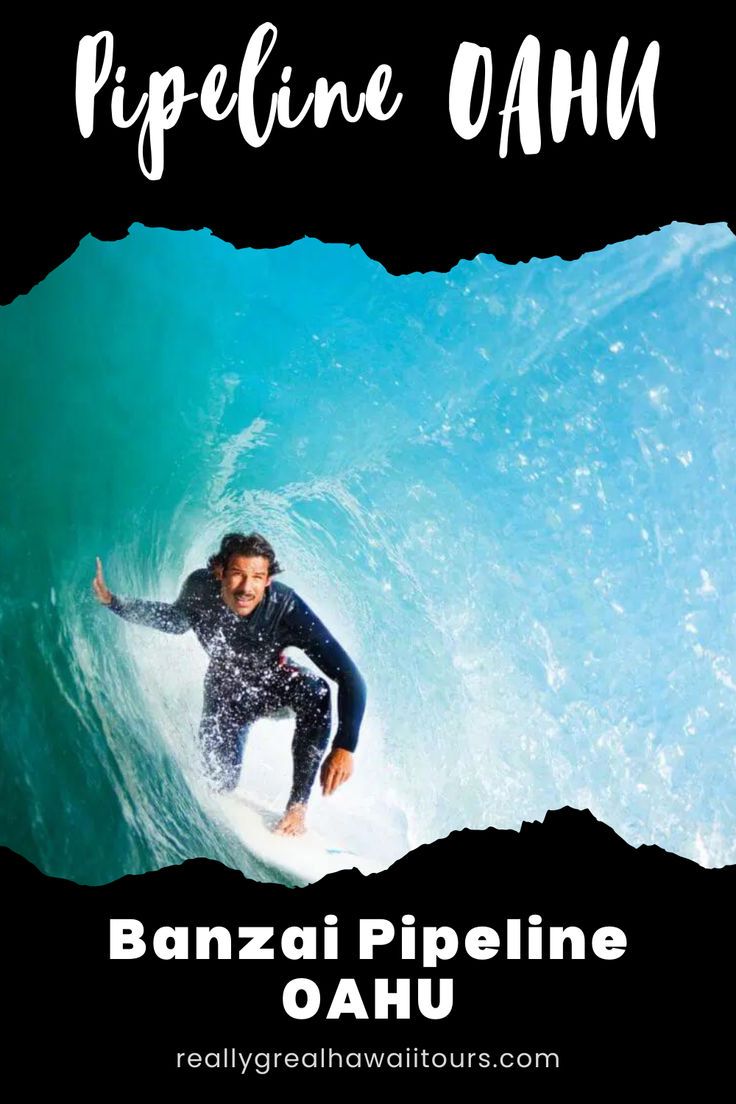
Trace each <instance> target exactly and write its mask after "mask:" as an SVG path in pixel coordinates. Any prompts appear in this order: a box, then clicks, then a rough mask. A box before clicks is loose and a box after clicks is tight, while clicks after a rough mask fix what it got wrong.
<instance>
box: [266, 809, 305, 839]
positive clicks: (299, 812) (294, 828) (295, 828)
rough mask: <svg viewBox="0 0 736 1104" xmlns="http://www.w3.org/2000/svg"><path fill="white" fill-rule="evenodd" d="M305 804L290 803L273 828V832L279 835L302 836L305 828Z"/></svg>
mask: <svg viewBox="0 0 736 1104" xmlns="http://www.w3.org/2000/svg"><path fill="white" fill-rule="evenodd" d="M306 815H307V806H306V805H292V806H290V808H288V809H287V810H286V812H285V813H284V815H283V816H282V818H281V820H280V821H279V822H278V824H277V825H276V827H275V828H274V832H276V833H278V835H280V836H302V835H304V833H305V832H306V830H307V825H306V823H305V818H306Z"/></svg>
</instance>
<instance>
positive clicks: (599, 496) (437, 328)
mask: <svg viewBox="0 0 736 1104" xmlns="http://www.w3.org/2000/svg"><path fill="white" fill-rule="evenodd" d="M734 274H736V243H735V242H734V238H733V237H732V235H731V234H730V233H729V232H728V231H727V229H726V228H725V227H722V226H711V227H705V228H703V227H690V226H684V225H678V226H674V227H670V228H668V229H666V230H664V231H662V232H660V233H657V234H654V235H651V236H649V237H646V238H638V239H635V240H634V241H631V242H626V243H622V244H619V245H615V246H612V247H610V248H608V249H606V250H605V251H603V252H600V253H596V254H590V255H588V256H586V257H584V258H582V259H581V260H579V261H576V262H574V263H572V264H568V263H564V262H561V261H559V260H546V261H533V262H532V263H530V264H528V265H518V266H515V267H507V266H504V265H502V264H499V263H497V262H496V261H494V260H493V259H492V258H490V257H479V258H478V259H477V260H475V261H473V262H465V263H462V264H461V265H459V266H458V267H457V268H455V269H454V270H453V271H452V272H450V273H449V274H447V275H444V274H428V275H414V276H410V277H402V278H395V277H390V276H388V275H386V273H385V272H384V271H383V270H382V269H381V268H380V267H379V266H378V265H376V264H375V263H373V262H371V261H369V260H368V259H367V258H366V257H365V256H364V255H363V254H362V253H361V252H360V250H359V249H357V248H354V249H350V248H348V247H346V246H337V245H330V246H326V245H323V244H321V243H319V242H316V241H309V240H305V241H301V242H299V243H296V244H294V245H292V246H289V247H287V248H284V249H281V250H276V251H253V250H243V251H236V250H235V249H233V248H232V247H231V246H229V245H227V244H224V243H223V242H221V241H219V240H217V239H215V238H213V237H212V236H211V235H210V234H209V233H208V232H207V231H201V232H187V233H175V232H171V231H166V230H151V229H145V228H143V227H140V226H134V227H133V228H132V229H131V232H130V234H129V236H128V238H127V239H125V240H124V241H121V242H116V243H102V242H98V241H96V240H94V239H91V238H87V239H85V240H84V241H83V242H82V244H81V246H80V248H79V249H78V251H77V252H76V254H75V255H74V256H73V257H72V258H71V259H70V260H69V261H67V262H66V263H65V264H64V265H63V266H62V267H60V268H59V269H58V270H56V271H55V272H53V273H52V274H50V275H49V276H48V278H47V279H46V280H44V281H43V283H42V284H40V285H39V286H38V287H37V288H35V289H34V290H33V291H32V292H31V293H30V294H29V295H27V296H25V297H22V298H19V299H18V300H16V301H15V302H14V303H13V304H11V305H10V306H8V307H5V308H3V309H2V311H1V312H0V356H1V357H2V365H3V375H4V380H5V389H4V401H3V404H2V414H1V417H2V422H3V433H2V441H3V449H4V457H5V463H4V465H3V467H2V472H1V474H0V481H1V483H2V501H3V503H4V510H3V517H2V537H3V543H4V549H5V564H4V568H5V569H4V571H3V573H2V582H1V583H0V679H1V680H2V694H3V702H4V710H3V722H2V746H1V749H0V754H1V755H2V763H1V764H0V824H1V831H0V842H2V843H3V844H6V845H8V846H10V847H13V848H15V849H16V850H18V851H19V852H20V853H21V854H23V855H25V856H26V857H27V858H29V859H31V860H32V861H33V862H35V863H37V864H38V865H39V866H40V867H41V868H42V869H43V870H45V871H47V872H48V873H51V874H54V875H59V876H64V877H69V878H74V879H75V880H77V881H80V882H87V883H97V882H103V881H107V880H110V879H112V878H115V877H118V876H120V875H122V874H125V873H135V872H138V871H142V870H148V869H152V868H155V867H158V866H161V865H165V864H169V863H173V862H179V861H181V860H183V859H185V858H187V857H190V856H196V855H208V856H212V857H216V858H220V859H222V860H223V861H225V862H228V863H230V864H231V865H234V866H239V867H240V868H241V869H243V870H245V871H246V872H248V873H250V874H253V875H254V876H256V877H259V878H278V877H280V875H279V874H278V873H277V871H276V870H275V869H274V868H272V867H269V866H268V865H267V864H264V863H263V862H261V861H259V860H258V859H256V858H255V857H254V856H253V855H252V854H251V853H250V852H249V849H248V847H247V845H246V844H245V843H244V842H243V841H242V840H241V839H240V838H239V837H238V834H237V831H236V830H234V829H233V827H232V825H231V824H228V823H226V822H225V820H223V818H222V817H221V816H220V815H219V813H218V809H217V807H215V806H212V805H211V803H210V804H208V801H207V799H206V798H205V796H204V795H203V793H202V790H201V787H200V780H199V779H198V776H197V770H196V765H195V754H194V735H195V732H196V727H197V721H198V711H199V706H200V702H201V678H202V672H203V670H204V660H203V657H202V655H201V654H200V652H199V651H198V648H197V644H196V641H194V640H193V639H191V640H190V639H189V637H164V636H163V635H161V634H157V633H154V632H152V631H150V630H145V629H141V628H136V627H131V626H127V625H124V624H122V622H120V621H119V620H118V619H117V618H114V617H112V616H111V615H110V614H109V613H107V611H105V610H103V609H101V608H100V607H99V606H98V605H97V604H96V603H95V602H94V600H93V599H92V597H91V592H90V586H89V584H90V580H91V576H92V573H93V568H94V557H95V555H97V554H99V555H100V556H102V557H103V560H104V563H105V569H106V573H107V577H108V581H109V583H110V586H111V587H112V588H113V589H114V590H117V591H119V592H121V593H127V594H137V595H141V596H147V597H160V598H164V599H170V598H173V597H174V596H175V594H176V591H177V587H178V585H179V583H180V581H181V578H182V576H183V575H184V574H185V572H187V571H188V570H190V569H192V568H194V567H195V566H198V565H200V564H201V563H202V562H203V560H204V558H205V556H206V555H207V554H208V553H209V552H210V551H211V550H212V548H213V547H214V546H215V545H216V544H217V542H218V541H219V538H220V536H221V535H222V533H223V531H225V530H227V529H231V528H245V529H250V528H258V529H260V530H262V531H263V532H265V533H266V535H267V536H268V537H269V539H270V540H271V541H272V543H273V544H274V545H275V546H276V550H277V553H278V555H279V558H280V560H281V562H282V563H283V564H284V565H285V567H286V568H287V570H286V573H285V574H284V576H282V578H283V579H284V581H285V582H287V583H289V584H291V585H293V586H295V587H296V588H297V589H298V590H299V591H300V593H302V594H303V596H304V597H305V598H306V599H307V601H309V602H310V603H311V604H312V605H313V606H314V607H315V608H316V609H317V610H318V611H319V612H320V613H321V614H322V615H323V617H324V619H325V620H326V621H327V622H328V624H329V625H330V626H331V627H332V628H333V629H334V631H335V633H336V635H337V636H338V637H339V638H340V639H341V640H342V641H343V643H344V644H345V645H346V646H347V647H348V648H349V650H350V651H351V652H352V653H353V654H354V656H355V658H356V660H357V661H358V663H359V665H360V667H361V669H362V670H363V672H364V674H365V676H366V679H367V681H368V685H369V695H370V702H369V713H368V716H367V720H366V727H365V733H364V736H363V740H362V744H361V753H360V756H359V758H358V760H357V771H356V777H355V781H354V783H351V786H352V787H353V789H352V790H349V789H348V787H345V789H344V790H343V791H342V793H341V794H339V795H337V796H336V797H335V798H334V799H330V800H331V801H333V802H334V804H333V805H332V806H329V808H330V809H332V810H333V813H332V814H331V815H332V816H333V822H334V818H335V817H337V819H340V818H344V819H345V821H346V822H350V823H351V824H353V825H358V824H359V825H360V826H361V828H360V831H361V832H362V833H363V834H364V836H367V835H370V834H372V835H373V836H375V837H376V838H379V837H380V835H381V833H382V831H383V830H384V826H388V825H389V823H390V825H391V830H392V831H393V832H394V835H395V836H400V837H401V838H403V839H404V840H405V846H406V847H409V846H411V845H414V844H417V843H420V842H423V841H427V840H430V839H433V838H436V837H438V836H442V835H445V834H446V833H447V832H448V831H450V830H452V829H454V828H459V827H463V826H471V827H484V826H486V825H495V826H497V827H512V828H513V827H517V826H518V825H519V824H520V822H521V821H522V820H524V819H532V818H540V817H542V816H543V815H544V813H545V811H546V810H547V809H548V808H557V807H559V806H561V805H566V804H568V805H572V806H577V807H588V808H590V809H591V810H592V811H593V813H594V814H595V815H596V816H598V817H600V818H601V819H603V820H605V821H606V822H607V823H609V824H610V825H611V826H612V827H613V828H614V829H616V831H618V832H619V833H620V834H622V835H623V836H624V837H625V838H626V839H628V840H630V841H631V842H632V843H642V842H643V843H658V844H660V845H662V846H664V847H666V848H668V849H669V850H671V851H674V852H677V853H679V854H682V855H687V856H690V857H692V858H694V859H697V860H698V861H699V862H701V863H703V864H705V865H721V864H723V863H725V862H734V861H736V786H735V780H734V772H735V769H736V755H735V751H736V739H735V738H734V732H735V731H736V729H735V726H734V721H735V719H736V666H735V661H734V630H735V628H736V621H735V618H736V555H735V553H736V541H735V539H734V504H735V503H736V491H735V489H734V487H735V482H734V480H735V477H736V420H735V419H734V411H736V376H735V375H734V369H733V356H734V352H735V351H736V321H735V319H734V306H735V295H734ZM190 635H191V634H190ZM282 728H283V723H282ZM270 738H271V737H268V739H270ZM278 740H280V741H281V743H282V744H283V747H284V748H286V747H287V745H288V737H284V739H283V740H282V739H281V736H279V737H278ZM277 742H278V741H277ZM286 754H287V753H286V752H285V751H284V755H286ZM264 761H265V759H264ZM282 765H283V766H284V769H283V770H281V769H280V768H278V766H277V767H274V768H273V770H272V771H271V773H270V774H269V775H268V779H267V785H266V782H264V779H263V777H261V774H260V773H259V768H260V758H259V754H258V752H257V749H256V751H255V752H254V758H253V759H252V760H251V761H250V762H249V763H248V780H249V781H250V780H253V784H254V785H256V786H260V787H262V786H266V788H267V789H268V787H271V789H270V791H269V792H270V795H271V797H272V799H273V800H274V801H276V802H277V801H278V800H279V799H280V795H281V793H282V791H283V795H284V796H285V794H286V792H287V791H288V777H286V774H287V773H288V772H287V770H286V767H287V766H288V759H287V758H284V759H283V763H282ZM264 771H265V768H264ZM264 777H265V775H264ZM323 804H324V805H325V806H328V805H329V803H328V802H323ZM320 807H321V806H320V803H319V802H315V808H316V813H315V815H316V816H317V817H319V816H320V815H322V814H321V813H320V812H319V808H320ZM325 815H326V814H325ZM386 830H388V829H386Z"/></svg>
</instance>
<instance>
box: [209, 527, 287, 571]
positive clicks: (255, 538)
mask: <svg viewBox="0 0 736 1104" xmlns="http://www.w3.org/2000/svg"><path fill="white" fill-rule="evenodd" d="M233 556H263V558H264V559H266V560H268V574H269V575H278V574H279V573H280V572H281V571H282V568H281V566H280V565H279V562H278V560H277V559H276V553H275V552H274V550H273V548H272V547H271V545H270V544H269V543H268V541H267V540H266V538H265V537H262V536H261V534H260V533H247V534H246V533H227V534H226V535H225V536H224V537H223V538H222V541H221V543H220V547H219V550H218V551H217V552H215V554H214V555H213V556H210V558H209V560H208V561H207V567H208V568H209V569H210V571H212V570H213V569H214V568H215V567H221V568H222V570H223V571H226V570H227V565H228V564H229V563H230V560H231V559H232V557H233Z"/></svg>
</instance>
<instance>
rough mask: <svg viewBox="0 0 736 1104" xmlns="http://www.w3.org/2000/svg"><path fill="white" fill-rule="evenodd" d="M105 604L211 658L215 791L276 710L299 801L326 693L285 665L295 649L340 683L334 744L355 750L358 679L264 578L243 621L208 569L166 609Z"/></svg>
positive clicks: (314, 621) (322, 733)
mask: <svg viewBox="0 0 736 1104" xmlns="http://www.w3.org/2000/svg"><path fill="white" fill-rule="evenodd" d="M109 608H110V609H111V610H112V611H113V612H114V613H117V614H118V615H119V616H120V617H124V618H125V620H126V621H132V622H134V623H136V624H138V625H149V626H151V627H152V628H155V629H160V630H161V631H162V632H169V633H184V632H186V631H187V629H190V628H191V629H194V632H195V633H196V635H197V637H198V639H199V641H200V643H201V644H202V646H203V647H204V649H205V651H206V652H207V653H208V655H209V656H210V665H209V667H208V668H207V674H206V676H205V684H204V712H203V714H202V721H201V725H200V730H199V739H200V746H201V750H202V755H203V758H204V765H205V770H206V772H207V774H208V776H209V777H210V779H211V781H212V782H213V784H214V785H215V786H216V788H217V789H219V790H231V789H233V788H234V787H235V786H236V785H237V782H238V777H239V775H240V764H241V760H242V756H243V748H244V745H245V739H246V736H247V729H248V726H249V725H251V724H252V723H253V722H254V721H255V720H257V719H258V718H259V717H266V716H269V715H273V714H274V713H276V712H279V711H280V710H282V709H284V708H289V709H291V710H293V712H294V713H295V715H296V726H295V730H294V739H293V742H292V754H293V758H294V781H293V785H292V790H291V797H290V799H289V804H290V805H291V804H297V803H298V804H302V803H305V802H306V801H307V799H308V797H309V793H310V790H311V788H312V784H313V782H314V778H315V775H316V773H317V768H318V767H319V763H320V760H321V758H322V756H323V754H324V751H325V748H326V747H327V743H328V741H329V738H330V729H331V713H330V688H329V686H328V685H327V683H326V682H325V680H324V679H321V678H319V677H318V676H317V675H314V674H312V673H311V672H310V671H307V670H306V669H305V668H303V667H298V666H297V665H296V664H295V663H292V662H291V661H289V660H287V659H286V658H285V657H284V656H283V655H282V652H283V650H284V648H288V647H295V648H301V650H302V651H303V652H305V653H306V654H307V655H308V656H309V658H310V659H311V660H313V661H314V663H316V664H317V666H318V667H319V668H320V670H321V671H323V672H324V673H325V674H326V675H327V676H328V678H331V679H334V681H335V682H336V683H337V686H338V699H337V704H338V726H337V732H336V733H335V739H334V741H333V744H332V746H333V748H346V749H347V750H348V751H353V750H354V749H355V745H356V743H357V740H358V731H359V729H360V722H361V720H362V718H363V711H364V709H365V683H364V682H363V679H362V677H361V675H360V673H359V671H358V669H357V668H356V666H355V664H354V663H353V661H352V660H351V659H350V657H349V655H348V654H347V652H346V651H345V650H344V648H342V647H341V646H340V645H339V644H338V642H337V641H336V640H335V639H334V637H333V636H332V635H331V634H330V633H329V632H328V630H327V629H326V628H325V626H324V625H323V624H322V622H321V621H320V620H319V618H318V617H317V616H316V615H315V614H314V613H312V611H311V610H310V609H309V607H308V606H307V604H306V603H305V602H303V601H302V599H301V598H300V597H299V595H298V594H296V593H295V592H294V591H293V590H292V589H291V588H290V587H287V586H284V584H283V583H278V582H272V583H271V585H270V586H269V587H268V588H267V589H266V591H265V593H264V596H263V598H262V599H261V601H260V602H259V603H258V605H257V606H256V608H255V609H254V610H253V612H252V613H251V614H249V615H248V616H240V615H238V614H236V613H234V612H233V611H232V610H230V609H229V607H228V606H227V605H226V604H225V602H224V601H223V599H222V595H221V591H220V583H219V582H218V580H217V579H216V578H215V576H214V575H213V574H212V572H211V571H210V570H209V569H207V568H200V569H199V570H198V571H194V572H192V574H191V575H190V576H189V577H188V578H187V580H186V581H185V583H184V586H183V587H182V590H181V593H180V595H179V597H178V598H177V600H176V601H175V602H174V603H171V604H170V603H168V602H149V601H144V600H142V599H138V598H135V599H121V598H118V597H117V596H115V595H113V598H112V602H111V603H110V606H109Z"/></svg>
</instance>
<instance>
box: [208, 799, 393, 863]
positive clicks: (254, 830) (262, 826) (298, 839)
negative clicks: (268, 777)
mask: <svg viewBox="0 0 736 1104" xmlns="http://www.w3.org/2000/svg"><path fill="white" fill-rule="evenodd" d="M221 802H222V811H223V813H224V814H225V816H226V818H227V820H228V822H229V824H230V826H231V827H232V829H233V830H234V831H235V833H236V835H237V836H238V837H239V838H240V839H241V840H242V841H243V843H244V844H245V845H246V847H247V848H248V850H249V851H250V853H251V854H252V855H253V856H254V857H255V858H258V859H260V860H261V861H262V862H264V863H266V864H268V865H269V866H274V867H276V868H277V869H278V870H280V871H282V872H283V873H284V874H286V875H287V876H288V877H290V878H292V879H293V880H294V881H295V882H298V883H302V884H307V883H309V882H316V881H318V880H319V879H320V878H323V877H324V876H325V875H326V874H333V873H335V872H336V871H338V870H350V869H353V868H356V869H358V870H359V871H360V872H361V873H362V874H376V873H378V871H379V870H383V869H385V866H386V863H385V862H381V861H380V860H378V859H376V858H371V857H368V856H366V855H360V854H358V853H356V852H355V851H353V850H351V849H350V848H349V847H347V846H344V845H343V843H342V842H341V841H340V840H339V839H329V840H328V839H327V838H325V837H324V836H323V835H321V834H320V833H319V832H317V831H315V830H314V829H313V828H310V827H309V826H308V827H307V831H306V832H305V833H304V835H302V836H282V835H278V834H276V833H275V832H274V831H273V829H274V827H275V826H276V824H277V823H278V821H279V820H280V819H281V815H282V813H283V809H279V810H277V809H275V808H270V807H269V806H267V805H264V804H261V803H259V802H258V801H257V800H255V799H254V798H252V797H250V796H248V795H245V794H242V793H239V792H237V791H236V792H235V793H234V794H229V795H226V796H223V797H222V798H221ZM308 823H309V822H307V824H308Z"/></svg>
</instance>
